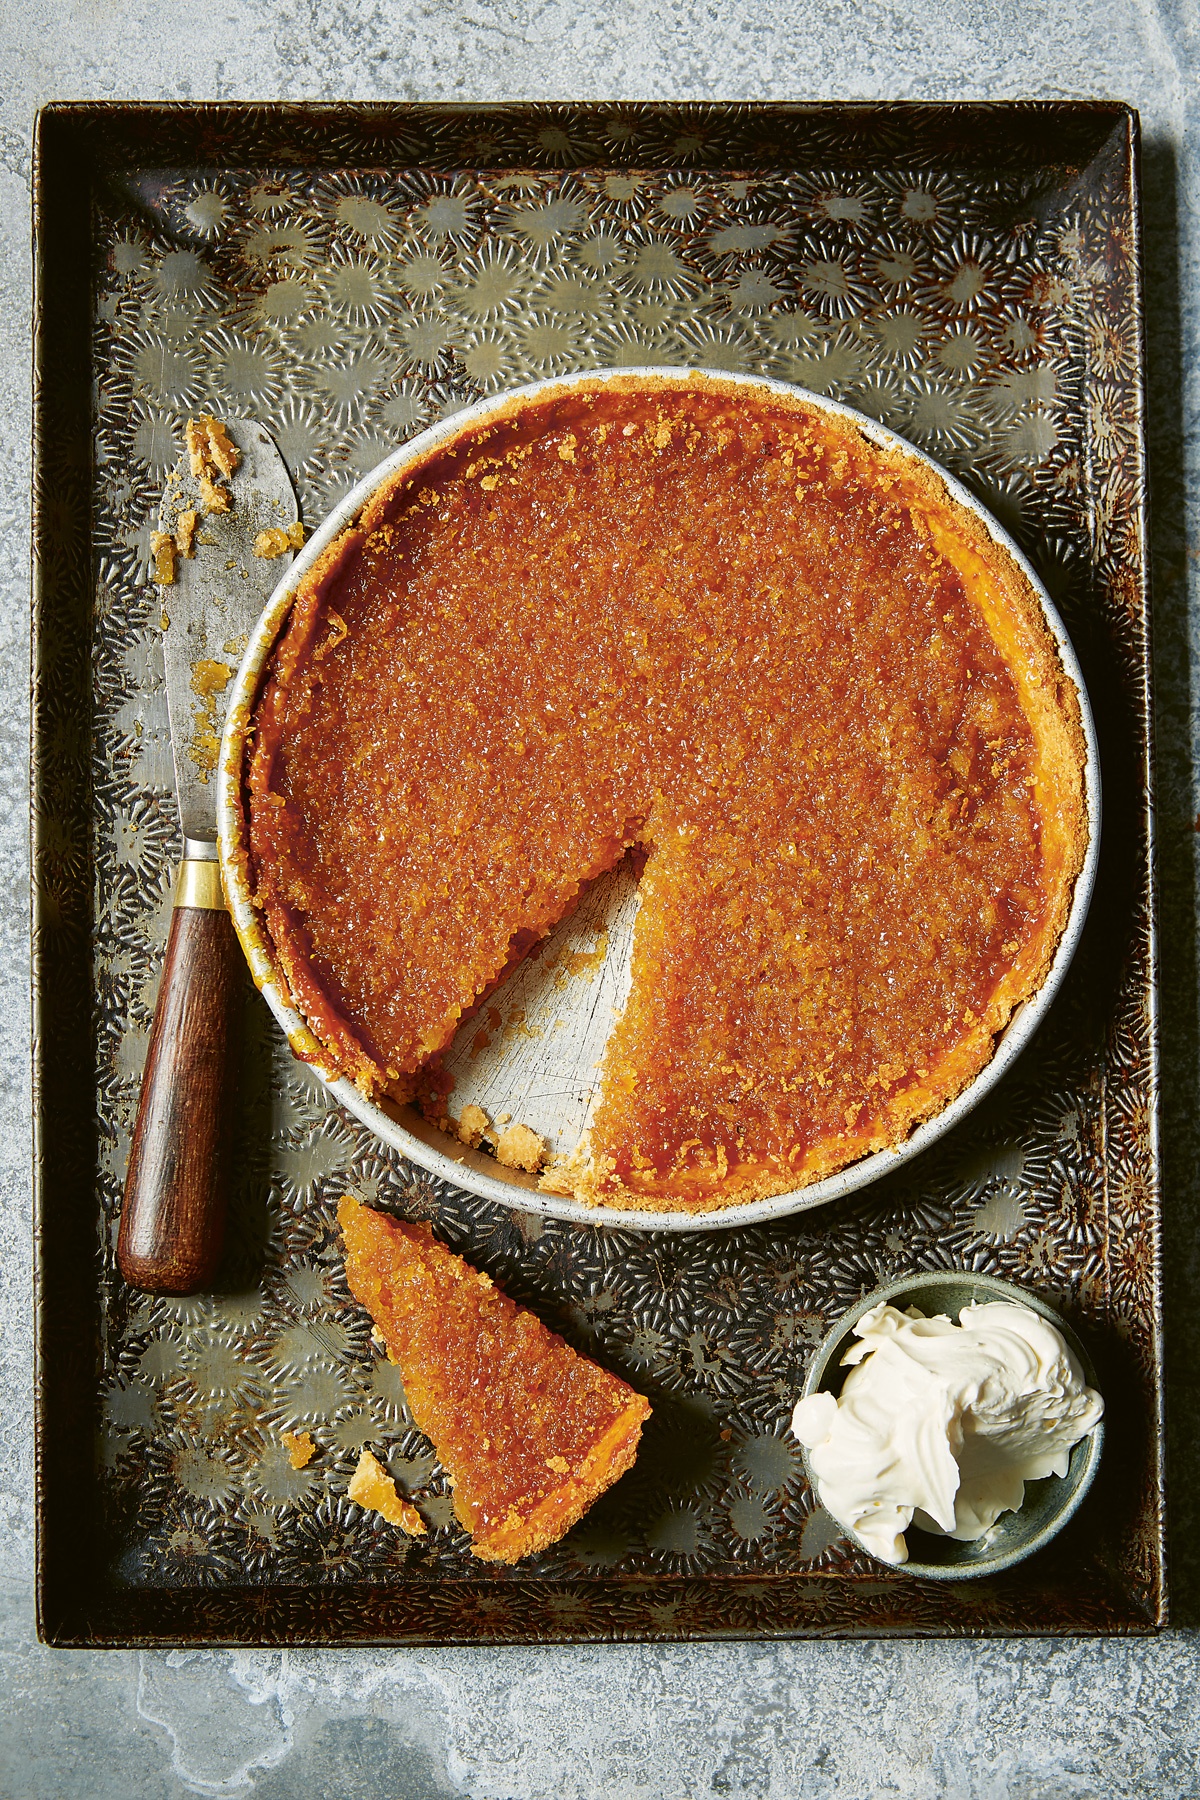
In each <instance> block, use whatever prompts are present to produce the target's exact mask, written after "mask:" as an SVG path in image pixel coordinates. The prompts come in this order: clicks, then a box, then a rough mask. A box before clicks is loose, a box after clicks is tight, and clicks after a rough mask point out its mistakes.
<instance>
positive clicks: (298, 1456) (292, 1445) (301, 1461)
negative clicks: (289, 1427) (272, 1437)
mask: <svg viewBox="0 0 1200 1800" xmlns="http://www.w3.org/2000/svg"><path fill="white" fill-rule="evenodd" d="M279 1435H280V1437H281V1438H282V1439H283V1444H284V1447H285V1449H286V1450H287V1453H288V1456H289V1457H290V1459H291V1464H292V1467H293V1469H307V1467H308V1465H309V1463H310V1462H311V1461H312V1459H313V1457H314V1456H315V1455H316V1454H317V1446H316V1445H315V1444H314V1443H313V1440H312V1433H311V1432H308V1431H281V1432H280V1434H279Z"/></svg>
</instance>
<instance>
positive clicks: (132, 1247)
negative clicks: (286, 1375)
mask: <svg viewBox="0 0 1200 1800" xmlns="http://www.w3.org/2000/svg"><path fill="white" fill-rule="evenodd" d="M189 876H190V877H191V879H190V880H189ZM214 894H215V896H216V898H215V899H214V898H213V897H212V896H213V895H214ZM197 896H199V898H200V904H189V903H188V902H189V900H193V899H195V898H196V897H197ZM244 967H245V964H244V961H243V959H242V953H241V949H240V947H239V945H238V941H237V936H236V933H235V932H234V929H233V921H232V919H231V918H230V917H229V913H228V912H227V910H226V908H225V904H224V899H223V897H221V895H220V876H219V873H218V870H217V866H216V864H215V863H208V864H203V863H201V864H197V863H194V862H185V863H184V864H183V867H182V869H181V871H180V885H179V887H178V889H177V890H176V900H175V906H174V909H173V911H172V913H171V929H170V933H169V935H168V937H167V952H166V957H165V959H164V962H163V972H162V983H161V986H160V987H159V990H158V1004H157V1005H156V1006H155V1009H154V1025H153V1027H152V1029H151V1032H150V1046H149V1049H148V1051H147V1053H146V1069H145V1073H144V1075H143V1077H142V1097H141V1103H140V1105H139V1107H138V1116H137V1125H136V1126H135V1127H134V1133H133V1144H132V1146H131V1148H130V1151H129V1169H128V1172H127V1174H126V1177H125V1203H124V1206H123V1207H122V1209H121V1229H120V1233H119V1235H118V1238H117V1262H118V1264H119V1265H120V1269H121V1273H122V1275H123V1276H124V1277H125V1279H126V1281H127V1282H129V1284H130V1286H131V1287H136V1288H144V1289H145V1290H146V1291H147V1292H149V1293H152V1294H194V1293H196V1292H197V1291H198V1290H199V1289H201V1288H203V1287H205V1286H206V1285H207V1284H208V1282H210V1281H211V1279H212V1277H213V1274H214V1272H215V1270H216V1267H217V1264H218V1262H219V1261H220V1258H221V1247H222V1244H223V1242H224V1237H225V1213H226V1206H227V1202H228V1196H229V1180H230V1165H231V1162H232V1155H233V1125H234V1111H235V1100H236V1093H237V1085H238V1053H239V1048H240V1026H241V1018H242V1011H243V1004H244V1000H243V990H244V976H243V973H242V971H243V969H244Z"/></svg>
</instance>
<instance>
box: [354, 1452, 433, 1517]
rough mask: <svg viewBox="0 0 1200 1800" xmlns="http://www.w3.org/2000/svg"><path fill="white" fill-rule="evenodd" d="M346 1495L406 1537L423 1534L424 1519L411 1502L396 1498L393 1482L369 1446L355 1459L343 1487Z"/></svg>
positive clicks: (397, 1495) (397, 1496)
mask: <svg viewBox="0 0 1200 1800" xmlns="http://www.w3.org/2000/svg"><path fill="white" fill-rule="evenodd" d="M346 1498H347V1499H348V1500H353V1501H354V1502H355V1504H356V1505H358V1506H362V1507H365V1508H366V1510H367V1511H368V1512H377V1513H378V1514H379V1516H380V1517H381V1518H383V1519H386V1520H387V1522H388V1524H389V1525H395V1526H398V1527H399V1529H400V1530H401V1531H404V1532H407V1533H408V1535H409V1537H424V1536H425V1521H424V1519H423V1518H422V1517H421V1515H420V1513H419V1512H418V1511H417V1509H416V1507H415V1506H413V1505H411V1504H410V1502H409V1501H407V1500H402V1499H401V1498H400V1496H399V1494H398V1493H397V1492H396V1484H395V1482H394V1481H392V1479H391V1478H390V1476H389V1475H388V1474H387V1472H386V1470H385V1469H384V1467H383V1465H382V1464H381V1463H380V1462H378V1461H377V1460H376V1459H375V1457H373V1456H372V1455H371V1452H370V1451H369V1450H364V1451H363V1453H362V1455H361V1456H360V1457H359V1459H358V1467H357V1469H355V1471H354V1474H353V1475H352V1476H351V1478H350V1486H349V1487H348V1488H347V1489H346Z"/></svg>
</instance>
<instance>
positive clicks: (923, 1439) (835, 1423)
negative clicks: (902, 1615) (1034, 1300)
mask: <svg viewBox="0 0 1200 1800" xmlns="http://www.w3.org/2000/svg"><path fill="white" fill-rule="evenodd" d="M958 1316H959V1321H960V1322H959V1324H957V1325H956V1324H955V1323H954V1321H953V1320H952V1319H949V1318H947V1317H946V1316H945V1314H941V1315H939V1316H938V1317H937V1318H932V1319H931V1318H926V1317H925V1316H924V1315H923V1314H921V1313H919V1312H917V1311H916V1309H915V1308H910V1309H909V1311H908V1312H907V1313H902V1312H899V1311H897V1309H896V1308H895V1307H894V1306H888V1305H887V1304H886V1303H882V1304H880V1305H879V1306H873V1307H872V1308H871V1310H870V1312H867V1313H864V1314H863V1316H862V1318H861V1319H859V1321H858V1323H857V1324H856V1325H855V1327H854V1332H855V1336H856V1337H858V1338H859V1339H860V1342H859V1343H857V1344H855V1345H853V1346H852V1347H851V1349H849V1350H848V1351H847V1352H846V1354H845V1356H844V1357H843V1358H842V1365H843V1367H846V1366H850V1369H851V1372H850V1374H849V1375H847V1377H846V1379H845V1382H844V1384H843V1387H842V1392H841V1396H840V1398H835V1397H834V1395H832V1394H825V1393H819V1394H810V1395H808V1397H807V1398H806V1399H803V1400H799V1401H797V1403H796V1409H795V1412H794V1413H793V1415H792V1432H793V1434H794V1436H795V1437H797V1438H798V1439H799V1441H800V1443H802V1444H803V1445H804V1446H805V1447H806V1449H807V1450H808V1452H809V1462H810V1464H811V1466H812V1470H813V1473H814V1475H815V1476H816V1479H817V1494H818V1497H819V1499H820V1501H821V1504H822V1505H823V1506H824V1507H825V1509H826V1511H827V1512H830V1513H832V1514H833V1517H834V1518H835V1519H836V1520H837V1521H838V1523H839V1524H840V1525H844V1526H846V1527H847V1528H848V1529H849V1530H851V1531H853V1532H854V1534H855V1536H856V1537H857V1538H858V1539H859V1540H860V1542H861V1543H862V1544H864V1545H865V1547H866V1548H867V1549H868V1550H869V1551H870V1552H871V1554H872V1555H873V1556H877V1557H879V1558H880V1560H881V1561H883V1562H888V1563H903V1562H907V1561H908V1546H907V1544H906V1543H905V1541H904V1532H905V1530H906V1529H907V1528H908V1526H909V1525H910V1524H913V1523H916V1524H917V1525H918V1526H920V1527H921V1529H922V1530H924V1531H933V1532H938V1533H942V1534H944V1535H945V1536H947V1537H953V1538H961V1539H964V1540H970V1539H973V1538H979V1537H982V1536H983V1535H984V1533H985V1532H986V1531H988V1530H990V1528H991V1527H992V1526H993V1525H994V1524H995V1522H996V1520H997V1519H998V1518H999V1516H1000V1514H1001V1513H1002V1512H1015V1511H1016V1510H1017V1509H1018V1507H1019V1506H1020V1505H1021V1503H1022V1501H1023V1500H1024V1498H1025V1483H1026V1482H1027V1481H1037V1480H1039V1479H1040V1478H1041V1477H1042V1476H1045V1475H1065V1474H1066V1472H1067V1463H1068V1461H1069V1459H1070V1454H1071V1449H1072V1447H1073V1445H1075V1444H1076V1443H1078V1441H1079V1439H1080V1438H1081V1437H1084V1436H1085V1435H1086V1434H1087V1433H1088V1432H1089V1431H1090V1430H1091V1429H1092V1427H1093V1426H1094V1425H1095V1424H1096V1423H1097V1422H1098V1420H1099V1419H1100V1417H1101V1415H1102V1414H1103V1412H1104V1402H1103V1400H1102V1399H1101V1398H1100V1396H1099V1394H1097V1393H1096V1392H1095V1390H1094V1389H1093V1388H1090V1387H1088V1386H1087V1385H1086V1384H1085V1382H1084V1379H1083V1372H1082V1370H1081V1369H1080V1367H1079V1364H1078V1363H1077V1362H1076V1360H1075V1358H1074V1356H1072V1354H1071V1352H1070V1350H1069V1349H1068V1348H1067V1345H1066V1343H1065V1341H1064V1339H1063V1337H1062V1334H1061V1332H1058V1331H1056V1330H1055V1328H1054V1326H1053V1325H1051V1324H1050V1323H1049V1322H1048V1321H1047V1320H1045V1319H1043V1318H1041V1317H1040V1316H1039V1314H1037V1313H1035V1312H1031V1311H1030V1309H1029V1307H1027V1306H1018V1305H1016V1304H1014V1303H1013V1302H1012V1301H1008V1300H994V1301H988V1302H986V1303H985V1304H984V1305H982V1306H964V1307H963V1309H962V1311H961V1312H960V1313H959V1315H958ZM854 1365H857V1366H854Z"/></svg>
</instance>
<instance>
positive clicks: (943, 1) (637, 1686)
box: [0, 0, 1200, 1800]
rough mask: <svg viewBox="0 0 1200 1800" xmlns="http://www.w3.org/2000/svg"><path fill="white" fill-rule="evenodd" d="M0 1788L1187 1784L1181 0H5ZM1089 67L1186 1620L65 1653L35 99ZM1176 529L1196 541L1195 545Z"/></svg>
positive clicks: (1194, 1414) (476, 1792) (1176, 1521)
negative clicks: (1134, 413)
mask: <svg viewBox="0 0 1200 1800" xmlns="http://www.w3.org/2000/svg"><path fill="white" fill-rule="evenodd" d="M0 46H2V48H0V67H2V68H3V69H4V71H5V80H4V82H3V83H2V84H0V196H2V198H0V207H2V212H0V283H2V289H3V297H2V301H0V346H2V348H0V441H2V444H3V457H4V466H5V468H6V470H7V475H8V479H7V480H6V481H5V482H4V484H3V488H2V490H0V535H2V543H3V553H2V554H0V595H2V612H0V645H2V649H0V731H2V733H3V760H2V763H0V894H2V904H0V1016H2V1017H3V1020H4V1023H5V1027H6V1030H5V1034H4V1039H3V1047H2V1049H0V1080H2V1081H3V1085H4V1092H5V1105H4V1113H3V1130H2V1132H0V1208H2V1212H3V1242H4V1245H5V1254H4V1256H3V1258H2V1259H0V1393H2V1396H3V1423H2V1431H0V1520H2V1522H3V1529H2V1533H0V1593H2V1594H3V1603H4V1611H3V1618H4V1623H3V1631H2V1637H0V1667H2V1669H3V1684H4V1700H3V1705H2V1708H0V1795H3V1796H5V1797H6V1800H27V1797H28V1800H32V1797H33V1796H38V1797H39V1800H41V1797H43V1796H44V1797H45V1800H59V1797H61V1796H66V1795H73V1796H85V1797H86V1796H101V1795H110V1794H112V1795H117V1794H119V1795H121V1796H122V1800H166V1797H167V1796H176V1795H184V1794H200V1795H211V1796H217V1795H222V1796H223V1795H242V1794H246V1795H249V1794H254V1795H256V1796H258V1797H259V1800H285V1796H286V1797H287V1800H292V1797H293V1796H299V1795H302V1794H303V1795H305V1796H309V1795H314V1796H321V1795H326V1794H329V1795H333V1794H336V1795H338V1796H339V1800H360V1797H361V1800H367V1797H368V1796H371V1797H374V1796H388V1797H389V1800H421V1797H423V1796H433V1795H439V1794H465V1795H470V1796H473V1797H475V1800H547V1797H548V1796H552V1795H553V1796H559V1797H561V1800H572V1797H574V1796H604V1800H624V1797H625V1796H630V1797H632V1796H634V1795H640V1796H648V1797H657V1796H672V1797H673V1796H680V1797H682V1796H691V1795H701V1794H725V1795H745V1796H754V1797H755V1800H768V1797H770V1800H785V1797H786V1800H792V1797H794V1796H799V1795H804V1796H805V1797H806V1800H824V1797H826V1796H829V1797H833V1796H839V1797H844V1800H869V1797H874V1796H882V1795H885V1794H888V1795H904V1796H913V1797H917V1796H920V1797H921V1800H925V1797H932V1796H935V1795H946V1796H953V1797H954V1800H968V1797H969V1800H1067V1797H1068V1796H1070V1797H1071V1800H1084V1797H1087V1800H1101V1797H1103V1800H1117V1797H1118V1796H1129V1797H1130V1800H1158V1797H1160V1796H1161V1797H1162V1800H1168V1797H1169V1800H1179V1797H1182V1796H1191V1795H1200V1638H1198V1637H1197V1633H1196V1626H1197V1624H1200V1556H1198V1555H1197V1552H1196V1549H1195V1547H1194V1539H1195V1533H1196V1528H1197V1523H1198V1517H1200V1515H1198V1511H1197V1507H1196V1502H1195V1498H1194V1494H1195V1488H1196V1483H1197V1480H1198V1479H1200V1430H1198V1429H1197V1426H1198V1425H1200V1399H1197V1395H1200V1352H1198V1350H1197V1347H1196V1345H1197V1334H1196V1332H1195V1331H1194V1330H1192V1329H1191V1316H1192V1315H1191V1308H1192V1294H1193V1288H1194V1283H1195V1279H1196V1273H1197V1236H1198V1233H1200V1205H1198V1200H1200V1181H1198V1176H1197V1163H1198V1156H1197V1150H1198V1147H1200V1132H1198V1131H1197V1127H1196V1118H1195V1114H1196V1096H1197V1065H1198V1050H1197V1039H1198V1018H1197V998H1198V991H1197V979H1196V963H1195V937H1196V931H1195V920H1196V852H1197V845H1200V837H1198V836H1197V834H1196V831H1195V830H1194V828H1193V827H1194V821H1195V819H1196V814H1197V807H1198V804H1200V802H1198V797H1197V793H1196V791H1195V785H1196V774H1195V770H1196V763H1197V727H1198V725H1200V719H1198V716H1197V711H1196V700H1195V697H1194V688H1193V680H1192V674H1191V670H1192V667H1193V666H1194V664H1195V662H1196V657H1197V652H1198V650H1200V642H1198V640H1197V624H1196V621H1197V620H1200V608H1198V607H1197V606H1195V605H1192V606H1189V598H1188V595H1189V587H1193V586H1194V576H1193V571H1194V569H1195V568H1196V566H1197V563H1196V559H1197V558H1198V557H1200V541H1198V540H1197V538H1196V531H1195V527H1196V515H1195V507H1194V503H1189V496H1188V486H1189V480H1190V479H1194V474H1195V465H1196V462H1197V457H1198V454H1200V445H1198V443H1197V433H1196V421H1197V416H1198V415H1197V398H1198V395H1197V383H1198V380H1200V305H1198V303H1197V300H1196V298H1195V295H1196V293H1197V286H1198V284H1197V279H1196V278H1197V275H1198V274H1200V216H1198V215H1200V164H1198V161H1197V150H1196V139H1195V131H1196V120H1197V97H1196V68H1197V56H1198V53H1200V24H1198V23H1197V14H1196V11H1195V9H1194V7H1191V6H1187V5H1185V4H1184V3H1183V0H1099V3H1098V4H1097V5H1094V6H1088V5H1057V6H1050V7H1046V6H1045V5H1043V4H1042V0H1006V3H1005V4H999V3H997V0H910V4H908V5H906V6H904V7H896V6H893V5H890V4H887V3H885V0H860V3H859V4H858V5H857V6H855V7H850V6H847V5H844V4H839V3H836V0H816V3H815V4H813V5H806V6H801V5H786V4H783V3H782V0H759V3H758V4H751V3H750V0H725V4H724V5H722V6H721V7H716V6H712V5H708V4H701V0H609V4H607V5H605V6H603V7H601V6H598V5H595V6H589V5H587V4H586V3H585V0H574V3H572V0H488V3H486V4H485V3H481V0H441V3H440V4H437V5H433V4H430V3H429V0H330V3H329V4H326V5H323V6H316V5H314V4H312V3H311V0H215V3H213V4H210V5H207V6H205V7H195V6H191V5H186V4H184V0H158V4H156V5H155V6H150V5H147V4H146V3H145V0H23V3H22V4H21V5H20V6H17V5H13V6H10V7H8V8H6V9H4V11H3V13H2V14H0ZM1067 96H1080V97H1083V96H1086V97H1108V98H1115V99H1121V100H1127V101H1130V102H1132V103H1133V104H1135V105H1136V106H1138V107H1139V108H1140V110H1141V114H1142V120H1143V127H1144V130H1145V133H1146V139H1147V147H1148V154H1147V158H1146V266H1147V278H1146V292H1147V303H1148V324H1149V366H1150V395H1149V439H1150V454H1151V470H1152V477H1153V509H1154V510H1153V534H1154V535H1153V558H1154V582H1155V615H1156V661H1157V681H1158V769H1159V802H1160V824H1159V832H1160V836H1159V871H1160V887H1161V896H1162V922H1163V997H1164V1018H1163V1067H1164V1112H1163V1133H1164V1152H1165V1162H1166V1187H1165V1192H1166V1209H1165V1210H1166V1233H1167V1241H1166V1257H1165V1268H1166V1283H1167V1308H1168V1311H1167V1325H1168V1332H1167V1350H1168V1387H1169V1392H1168V1400H1169V1407H1168V1413H1169V1419H1170V1442H1169V1450H1170V1460H1169V1476H1170V1489H1171V1522H1172V1569H1171V1585H1172V1605H1173V1619H1174V1624H1173V1626H1172V1628H1171V1630H1169V1631H1168V1632H1166V1633H1165V1634H1164V1635H1162V1636H1161V1637H1159V1638H1157V1639H1154V1640H1149V1641H1146V1640H1110V1641H1106V1642H1092V1641H1081V1642H1075V1641H1053V1640H1051V1641H1042V1640H1038V1641H1007V1642H1006V1641H997V1642H985V1643H968V1642H928V1643H922V1642H850V1643H837V1642H807V1643H787V1644H771V1645H753V1644H721V1645H716V1644H712V1645H694V1646H681V1647H657V1646H631V1647H620V1648H604V1647H591V1648H586V1649H573V1648H544V1649H486V1650H480V1651H472V1650H461V1649H454V1650H449V1649H448V1650H394V1651H388V1650H372V1651H365V1652H364V1651H344V1652H336V1651H301V1652H291V1653H287V1652H285V1653H279V1652H266V1651H256V1650H239V1651H220V1650H218V1651H203V1652H199V1651H198V1652H170V1653H167V1652H161V1653H152V1654H143V1655H138V1654H136V1653H133V1652H119V1651H114V1652H85V1651H53V1650H47V1649H44V1648H42V1647H40V1646H39V1645H38V1644H37V1642H36V1637H35V1632H34V1622H33V1601H32V1586H33V1561H34V1534H33V1516H34V1508H33V1448H32V1431H31V1416H30V1405H29V1394H30V1387H31V1367H32V1316H31V1315H32V1307H31V1270H30V1129H29V1073H28V1068H29V1059H28V1043H27V1038H28V1023H27V1021H28V1013H29V1006H28V950H27V916H28V869H27V819H28V792H27V782H26V754H27V740H28V679H27V646H28V621H29V586H28V574H27V571H28V557H29V552H28V506H27V495H28V491H29V476H28V458H29V434H30V392H29V343H28V319H29V313H30V276H29V270H30V255H29V179H30V161H31V135H32V127H33V119H34V114H35V111H36V109H37V108H38V107H39V106H40V105H42V104H43V103H44V102H46V101H49V100H52V99H85V98H97V99H184V100H193V99H237V98H264V97H271V98H291V99H304V98H358V99H376V98H387V99H397V98H399V99H430V100H432V99H476V100H490V99H539V98H542V99H568V98H572V99H593V98H594V99H622V98H628V99H660V98H677V99H702V98H709V97H712V98H721V99H743V98H744V99H751V98H754V99H806V98H840V99H873V98H896V99H902V98H925V99H935V98H949V99H973V98H988V99H1000V98H1015V97H1040V98H1061V97H1067ZM1194 546H1195V547H1194Z"/></svg>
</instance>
